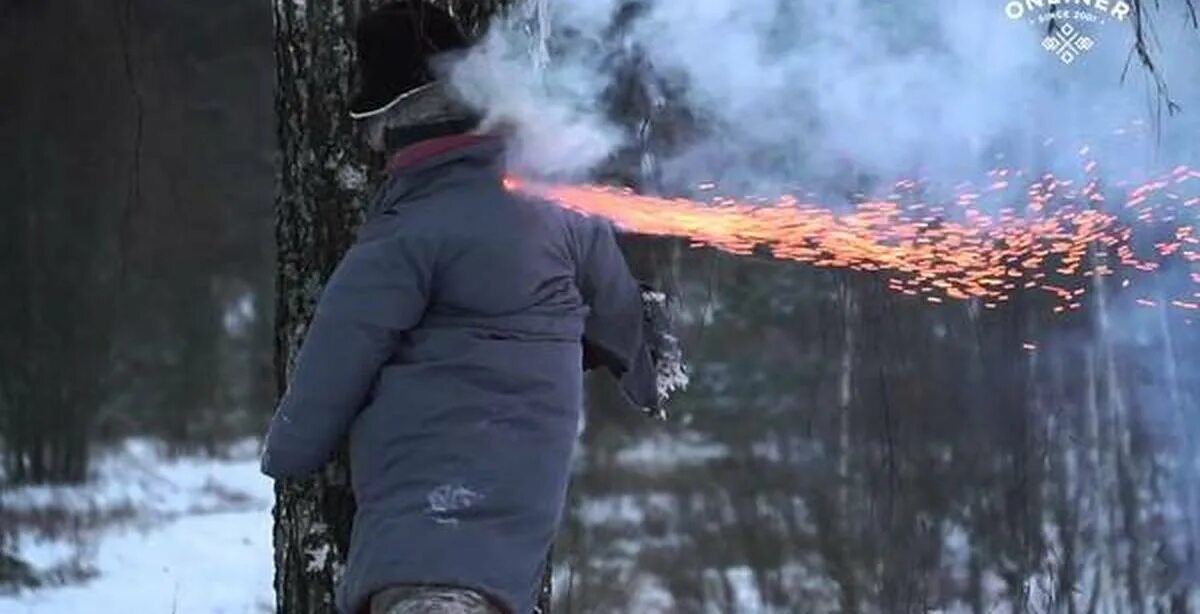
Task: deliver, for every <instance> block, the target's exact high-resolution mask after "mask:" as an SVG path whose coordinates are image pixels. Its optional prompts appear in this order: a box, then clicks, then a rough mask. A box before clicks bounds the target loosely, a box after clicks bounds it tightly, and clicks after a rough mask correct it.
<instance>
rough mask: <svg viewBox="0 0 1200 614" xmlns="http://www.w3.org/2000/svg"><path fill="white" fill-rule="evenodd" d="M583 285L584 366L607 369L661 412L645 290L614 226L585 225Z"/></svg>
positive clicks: (633, 396) (642, 404)
mask: <svg viewBox="0 0 1200 614" xmlns="http://www.w3.org/2000/svg"><path fill="white" fill-rule="evenodd" d="M585 229H586V230H585V232H584V237H583V240H582V243H583V244H582V246H581V252H582V255H583V258H582V262H581V263H580V272H579V289H580V292H581V294H582V295H583V300H584V302H585V303H587V305H588V307H589V308H590V312H589V314H588V318H587V321H586V323H585V328H584V339H583V343H584V367H585V368H594V367H596V366H603V367H605V368H607V369H608V370H609V371H610V372H611V373H612V374H613V375H614V376H616V378H617V380H618V382H619V383H620V387H621V391H622V392H623V393H624V394H625V397H626V398H627V399H629V401H630V402H631V403H633V404H634V405H636V406H638V407H639V408H642V409H644V410H651V411H654V412H657V411H658V409H659V398H658V392H657V386H656V383H655V369H654V363H653V361H652V359H651V356H650V349H649V347H648V346H647V344H646V337H645V334H646V331H645V316H644V306H643V304H642V288H641V286H640V285H639V284H638V282H637V280H636V279H635V278H634V277H633V275H632V274H631V273H630V272H629V266H628V265H627V264H626V262H625V257H624V255H622V254H621V250H620V248H619V247H618V246H617V242H616V239H615V238H614V236H613V230H612V225H611V224H610V223H608V222H607V221H603V220H600V219H598V218H590V219H588V220H587V223H586V225H585Z"/></svg>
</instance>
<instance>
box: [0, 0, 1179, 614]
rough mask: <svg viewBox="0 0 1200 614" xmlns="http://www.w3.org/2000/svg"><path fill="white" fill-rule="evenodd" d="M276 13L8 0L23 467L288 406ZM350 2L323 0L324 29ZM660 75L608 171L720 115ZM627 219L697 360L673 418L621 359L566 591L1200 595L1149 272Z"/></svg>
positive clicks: (11, 399)
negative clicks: (886, 267) (698, 230)
mask: <svg viewBox="0 0 1200 614" xmlns="http://www.w3.org/2000/svg"><path fill="white" fill-rule="evenodd" d="M327 6H330V7H332V6H335V3H330V4H329V5H327ZM336 6H342V5H341V3H336ZM271 9H272V7H271V4H270V3H268V2H262V1H258V0H228V1H225V2H219V3H195V2H184V1H182V0H159V1H157V2H142V1H135V0H117V1H111V2H109V1H100V2H82V1H79V0H62V1H58V2H35V1H12V0H9V1H7V2H0V84H5V85H4V87H3V88H0V142H2V143H3V148H2V149H0V151H2V152H3V159H2V161H3V164H2V165H0V194H3V195H4V196H3V197H2V198H3V205H2V206H0V233H3V234H2V236H0V250H2V255H0V271H2V275H0V279H2V280H4V282H5V283H4V286H3V300H0V310H2V313H0V444H2V448H0V449H2V454H3V462H4V465H3V469H4V480H5V483H6V484H7V485H12V484H20V483H30V482H34V483H39V482H60V481H76V480H81V479H84V478H85V477H86V475H87V459H88V455H89V451H90V450H91V449H93V448H96V447H98V446H101V445H103V444H106V443H110V442H114V441H117V440H119V439H120V438H123V437H126V436H146V435H150V436H153V437H155V438H158V439H161V440H163V441H165V442H167V443H168V444H169V445H170V446H171V448H172V449H174V450H176V451H179V452H185V451H187V452H192V451H196V450H207V451H210V452H212V453H219V452H220V450H221V448H222V445H223V444H224V443H227V442H230V441H233V440H236V439H239V438H242V437H245V436H251V435H258V434H260V433H261V430H262V427H263V426H264V424H265V421H266V419H267V417H268V416H269V413H270V411H271V410H272V403H273V400H274V395H275V392H276V388H275V386H276V380H275V377H276V373H275V369H274V367H273V366H272V364H273V360H274V355H275V351H276V350H275V342H274V341H273V339H275V338H276V331H275V322H274V318H273V316H272V310H273V307H274V306H275V304H276V296H275V290H274V288H275V284H274V280H275V272H274V271H275V260H274V258H275V249H276V247H275V240H274V238H275V230H274V225H275V221H274V220H275V212H274V209H273V205H272V203H273V202H274V199H275V198H276V186H277V179H278V178H279V176H280V175H279V173H280V170H281V169H280V168H279V165H278V164H277V162H276V160H277V159H278V158H277V155H278V154H277V150H279V149H280V148H281V147H285V145H283V144H281V146H280V147H277V144H276V118H275V107H274V98H273V96H274V92H275V89H274V88H275V75H276V72H275V65H274V59H273V50H275V51H278V49H277V48H275V45H276V43H275V42H274V41H273V40H272V14H271ZM335 12H336V10H335ZM290 14H295V13H290ZM319 17H320V16H319V15H317V16H315V17H314V16H313V15H308V16H307V17H305V19H307V20H308V21H304V22H298V23H296V24H293V25H294V26H295V27H296V28H298V29H299V30H302V31H303V32H304V33H305V36H308V37H310V38H309V39H308V40H316V41H320V40H321V35H322V33H321V32H319V31H318V30H319V28H318V27H317V26H319V24H320V21H319ZM343 17H344V16H343ZM313 24H317V25H313ZM332 36H333V38H335V39H336V38H339V37H341V36H342V34H340V33H335V34H334V35H332ZM301 38H303V37H301V36H300V35H299V34H298V35H297V39H296V40H301ZM314 48H315V49H321V47H314ZM293 51H294V50H293ZM322 57H323V58H324V59H329V58H330V57H333V56H331V55H330V56H322ZM318 59H320V58H318ZM308 69H309V70H318V69H320V65H319V64H314V65H311V66H309V67H308ZM652 92H653V84H646V83H639V82H637V80H636V78H632V77H631V79H630V81H629V83H628V88H627V89H626V90H623V91H620V92H615V93H614V105H615V107H616V111H617V112H618V113H620V114H622V115H623V116H624V117H626V118H627V119H628V120H629V121H630V122H637V123H639V124H640V125H642V127H643V129H642V130H641V131H640V134H642V135H643V139H642V141H641V142H639V143H637V144H635V146H634V147H633V148H632V149H631V150H630V151H627V152H625V155H624V156H623V157H622V158H620V159H619V160H617V161H616V162H615V163H614V167H613V169H612V170H611V171H610V172H609V173H608V174H609V175H610V176H612V177H614V178H619V179H620V180H623V181H625V182H628V183H633V184H636V185H639V186H640V187H641V188H642V189H646V190H654V189H660V188H663V187H664V186H659V185H657V184H656V179H655V173H654V152H655V148H656V147H667V146H669V144H670V142H671V140H672V138H673V131H674V130H676V129H678V128H679V127H680V126H686V124H687V120H686V118H678V117H671V116H670V114H669V112H666V111H663V109H664V108H669V105H666V106H665V107H664V103H663V101H661V100H659V99H658V98H656V96H655V95H652ZM293 93H294V92H293ZM335 102H336V101H335ZM320 104H321V103H320V101H318V102H314V103H313V105H314V108H320ZM335 106H336V105H335ZM334 123H336V122H334ZM332 129H333V128H331V130H332ZM340 134H342V135H344V133H340ZM286 146H291V145H286ZM306 146H307V145H306ZM336 147H347V148H349V147H352V145H351V144H349V143H345V142H339V143H336ZM295 168H301V167H300V166H297V167H293V168H292V169H289V170H285V171H284V172H291V170H294V169H295ZM305 177H316V174H309V175H304V176H300V177H299V178H298V179H296V178H294V179H296V180H297V181H299V182H300V183H303V182H304V181H305ZM300 183H297V184H289V185H292V189H298V188H297V186H299V185H300ZM331 185H332V183H331ZM313 189H314V190H318V191H319V189H320V186H317V187H316V188H313ZM847 191H848V192H849V191H853V190H852V188H851V187H849V186H848V187H847ZM315 195H319V193H318V192H305V193H304V194H302V195H301V196H298V197H297V198H300V199H303V198H308V199H315ZM342 213H345V212H344V211H339V212H338V214H339V215H340V214H342ZM352 218H353V216H348V217H347V218H346V219H348V220H349V219H352ZM346 236H348V233H347V235H346ZM344 238H345V237H341V238H337V237H335V238H333V239H330V240H329V241H328V242H327V243H326V244H337V242H338V241H341V240H343V239H344ZM624 243H625V248H626V250H627V254H628V255H629V258H630V261H631V263H632V264H633V266H634V268H635V269H636V271H637V272H638V274H639V275H640V276H642V277H644V278H646V279H651V280H654V281H655V282H657V283H658V284H659V285H661V286H663V287H664V288H665V289H667V290H669V291H671V292H672V293H673V294H675V295H676V296H678V297H679V299H680V300H679V303H678V309H677V316H678V319H679V324H680V326H681V331H682V333H683V336H684V342H685V348H686V350H687V352H688V354H689V356H690V359H691V361H692V365H693V381H694V386H693V388H692V390H690V391H689V392H688V393H687V394H686V395H684V396H682V397H681V398H679V399H678V400H677V402H676V405H675V409H676V411H675V415H674V418H673V420H672V421H671V422H669V423H667V424H665V425H659V424H654V423H650V422H648V421H645V420H644V419H642V418H641V417H640V416H639V415H637V414H636V413H635V412H632V411H626V410H627V408H625V407H623V405H622V404H621V402H620V401H619V399H617V398H616V396H615V392H614V391H613V389H612V387H611V386H609V385H608V383H607V382H605V381H602V380H598V381H595V382H593V383H592V385H591V387H590V390H589V399H588V402H589V420H588V424H587V428H586V429H585V431H584V434H583V439H584V445H583V447H582V448H581V451H580V455H579V458H578V462H577V467H576V470H577V474H576V481H575V484H574V487H573V490H572V495H571V496H572V501H571V509H570V511H569V512H568V516H567V525H566V527H565V529H564V531H563V534H562V539H561V541H560V544H559V545H558V546H557V547H556V553H555V559H556V565H555V580H556V584H555V604H556V609H555V611H560V612H619V611H631V612H655V611H668V612H702V611H716V612H734V611H740V612H757V611H780V612H833V611H844V612H859V611H861V612H873V611H885V612H892V611H895V612H924V611H928V610H930V609H933V608H939V607H941V608H958V609H961V610H963V611H971V612H980V613H981V612H992V611H1014V612H1017V611H1020V612H1025V611H1030V612H1049V611H1055V612H1057V611H1062V612H1126V611H1128V612H1171V613H1178V612H1194V611H1196V610H1197V608H1200V601H1198V596H1197V590H1198V589H1197V578H1200V560H1198V556H1200V555H1198V553H1197V547H1198V545H1200V544H1198V541H1197V538H1198V536H1200V527H1198V526H1197V524H1196V523H1197V521H1198V519H1200V517H1198V515H1197V507H1196V505H1197V498H1196V497H1197V486H1196V480H1195V479H1194V478H1195V473H1194V472H1195V469H1194V468H1192V469H1188V468H1187V467H1186V466H1185V465H1184V464H1183V463H1181V462H1180V459H1181V458H1182V459H1186V458H1193V459H1194V458H1195V451H1196V449H1197V447H1196V444H1197V433H1198V424H1200V420H1198V419H1197V411H1198V400H1200V381H1198V378H1196V377H1195V375H1194V369H1191V368H1189V365H1188V360H1187V359H1188V357H1190V356H1195V355H1196V354H1195V352H1196V350H1197V349H1200V347H1198V346H1200V344H1198V343H1197V334H1196V332H1195V328H1194V327H1192V325H1191V324H1190V323H1188V322H1186V321H1184V320H1183V319H1181V318H1175V317H1173V316H1167V315H1164V314H1162V313H1160V312H1157V311H1144V312H1138V313H1127V311H1126V310H1124V308H1122V307H1117V306H1115V305H1119V304H1125V303H1121V301H1126V299H1128V298H1129V297H1128V296H1123V295H1121V293H1120V292H1119V289H1117V288H1105V287H1102V286H1098V287H1097V288H1095V291H1094V292H1092V293H1089V297H1090V298H1089V299H1088V300H1089V301H1090V302H1089V303H1088V305H1087V306H1086V308H1085V309H1084V310H1083V313H1082V314H1080V315H1073V316H1070V317H1052V316H1051V315H1050V310H1049V305H1048V304H1046V303H1044V301H1042V300H1041V299H1040V298H1039V297H1037V296H1032V295H1031V296H1021V297H1017V299H1016V300H1015V301H1014V303H1015V304H1013V305H1011V306H1009V307H1007V308H1006V309H1003V310H1000V311H998V312H980V310H978V309H976V308H973V307H971V306H969V305H966V304H952V305H943V306H940V307H933V306H930V305H928V304H926V303H924V302H922V301H919V300H915V299H910V298H907V297H903V296H900V295H896V294H893V293H890V292H888V291H886V288H885V284H884V283H883V281H882V280H881V279H879V278H877V277H874V276H870V275H865V274H857V273H848V272H842V271H829V270H818V269H813V268H810V267H807V266H800V265H795V264H789V263H779V262H774V261H771V260H769V259H768V258H737V257H732V256H726V255H720V254H715V253H712V252H710V251H704V250H692V249H688V248H687V247H686V245H685V244H684V243H682V242H679V241H673V240H661V239H656V240H649V239H646V238H638V237H626V238H625V241H624ZM333 256H334V255H333V254H329V258H328V260H329V262H319V263H317V264H316V265H313V266H312V267H310V270H320V269H322V268H327V267H328V266H329V265H330V264H331V262H332V261H333V260H335V258H334V257H333ZM1177 273H1179V274H1180V275H1182V274H1183V273H1182V272H1177ZM1176 281H1178V280H1175V279H1174V278H1173V277H1171V276H1169V275H1168V276H1164V277H1163V282H1162V283H1163V290H1164V292H1165V290H1166V287H1167V286H1168V285H1170V284H1173V283H1176ZM309 294H311V292H310V293H309ZM285 300H287V298H286V297H285ZM1127 302H1128V301H1126V303H1127ZM300 311H301V312H302V311H303V309H300ZM287 334H290V333H287ZM287 334H285V335H284V336H285V337H286V335H287ZM1031 339H1037V340H1038V348H1037V351H1035V352H1030V351H1028V350H1026V349H1025V348H1024V347H1023V344H1024V343H1025V342H1026V341H1027V340H1031ZM284 351H285V352H286V350H284ZM1189 510H1190V511H1189ZM3 533H4V530H3V528H0V575H3V571H4V569H5V567H4V565H3V564H2V563H3V562H4V561H5V556H7V555H5V554H4V551H3ZM0 580H2V578H0Z"/></svg>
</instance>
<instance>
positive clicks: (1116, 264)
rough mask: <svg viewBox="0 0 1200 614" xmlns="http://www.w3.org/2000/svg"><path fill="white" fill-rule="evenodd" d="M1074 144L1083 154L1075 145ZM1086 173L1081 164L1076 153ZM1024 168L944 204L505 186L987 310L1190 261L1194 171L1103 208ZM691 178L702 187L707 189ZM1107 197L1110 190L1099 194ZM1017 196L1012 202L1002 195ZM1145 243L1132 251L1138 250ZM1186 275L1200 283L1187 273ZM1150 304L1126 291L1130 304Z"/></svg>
mask: <svg viewBox="0 0 1200 614" xmlns="http://www.w3.org/2000/svg"><path fill="white" fill-rule="evenodd" d="M1083 153H1084V154H1086V150H1085V151H1084V152H1083ZM1086 168H1087V170H1088V172H1089V173H1091V172H1092V171H1093V170H1094V169H1095V163H1094V162H1091V161H1089V162H1087V164H1086ZM1023 175H1024V173H1022V172H1020V171H1013V170H1011V169H996V170H993V171H992V172H991V173H989V174H988V178H987V182H986V183H985V184H984V185H983V186H976V185H973V184H971V183H969V182H966V183H963V184H960V185H959V186H957V195H956V197H955V198H953V199H950V200H949V201H948V203H947V204H944V205H939V204H934V203H929V202H924V201H923V200H922V199H921V198H922V197H921V195H920V192H921V190H922V187H923V186H922V185H921V183H920V182H918V181H914V180H903V181H899V182H897V183H896V184H895V185H894V186H893V187H892V190H891V193H890V194H888V196H887V198H885V199H881V200H868V201H866V202H862V203H859V204H858V205H856V206H855V207H854V208H853V209H852V210H848V211H846V212H838V211H836V210H835V209H833V208H830V207H827V206H824V205H821V204H817V203H806V202H800V201H799V200H797V199H796V198H794V197H784V198H781V199H779V200H778V201H776V202H774V203H765V204H760V203H758V202H757V201H755V203H754V204H751V203H749V202H745V201H741V200H736V199H732V198H728V197H723V196H715V197H713V198H712V199H710V201H709V202H702V201H696V200H688V199H681V198H657V197H652V196H643V195H638V194H635V193H634V192H632V191H631V190H628V189H621V188H612V187H604V186H593V185H576V186H561V185H542V184H536V183H531V182H526V181H523V180H520V179H516V178H509V179H508V180H506V184H507V185H508V187H509V189H514V190H520V191H523V192H526V193H529V194H532V195H535V196H538V197H541V198H545V199H548V200H552V201H555V202H558V203H560V204H561V205H562V206H565V207H567V208H570V209H574V210H577V211H580V212H583V213H586V214H589V215H599V216H603V217H606V218H609V219H611V220H612V221H613V222H614V223H615V224H617V225H618V226H619V227H621V228H622V229H624V230H627V231H630V232H635V233H639V234H648V235H662V236H678V237H687V238H689V239H690V240H691V242H692V243H693V244H694V245H700V246H709V247H713V248H717V249H720V250H723V251H726V252H731V253H735V254H749V253H752V252H754V251H755V250H758V249H762V250H767V251H769V253H770V254H771V255H772V256H773V257H775V258H780V259H789V260H797V261H801V262H807V263H811V264H814V265H816V266H821V267H838V268H848V269H855V270H861V271H872V272H879V273H882V274H884V275H886V277H887V285H888V288H889V289H891V290H893V291H895V292H899V293H903V294H907V295H913V296H917V295H919V296H923V297H925V299H926V300H927V301H929V302H930V303H941V302H943V300H944V299H958V300H963V299H972V298H974V299H978V300H979V301H980V302H981V303H982V304H983V306H984V307H986V308H989V309H994V308H996V307H997V306H999V305H1000V304H1001V303H1004V302H1005V301H1008V300H1009V298H1010V297H1011V296H1012V295H1013V293H1014V292H1015V291H1016V290H1018V289H1040V290H1041V291H1044V292H1046V293H1048V294H1049V295H1050V297H1051V298H1052V299H1053V302H1052V304H1053V305H1054V312H1055V313H1066V312H1069V311H1073V310H1076V309H1079V308H1080V307H1081V306H1082V302H1081V300H1082V297H1083V295H1084V294H1086V292H1087V291H1088V288H1089V285H1090V282H1091V281H1092V280H1093V279H1094V278H1095V277H1096V276H1109V275H1114V274H1116V273H1117V272H1118V270H1120V271H1121V272H1122V273H1124V275H1123V276H1124V277H1126V279H1124V281H1123V282H1122V286H1127V285H1128V279H1127V277H1128V275H1129V274H1130V273H1133V272H1143V273H1152V272H1155V271H1157V270H1159V268H1160V267H1162V266H1163V265H1164V264H1166V263H1167V262H1168V261H1169V260H1178V261H1182V262H1183V263H1184V265H1185V266H1190V265H1191V263H1194V262H1197V261H1200V239H1198V238H1197V236H1196V233H1195V231H1194V228H1193V226H1192V225H1191V224H1190V221H1191V220H1192V219H1194V217H1195V215H1196V212H1197V211H1198V210H1200V206H1198V205H1200V197H1195V196H1192V197H1188V198H1185V197H1184V196H1183V195H1181V194H1180V193H1179V190H1181V189H1183V188H1184V187H1187V186H1188V185H1200V171H1194V170H1191V169H1189V168H1188V167H1186V166H1180V167H1178V168H1176V169H1174V170H1173V171H1172V172H1171V173H1169V174H1167V175H1165V176H1161V177H1157V178H1155V179H1152V180H1150V181H1147V182H1145V183H1143V184H1141V185H1138V186H1135V187H1133V188H1132V189H1129V190H1128V192H1127V194H1126V197H1125V199H1124V205H1123V206H1122V207H1121V208H1118V209H1116V210H1113V209H1112V208H1108V209H1107V210H1106V206H1105V196H1104V194H1102V192H1101V190H1102V187H1101V182H1100V181H1099V180H1098V179H1095V178H1093V179H1090V180H1089V181H1087V182H1086V183H1084V184H1082V185H1078V186H1077V185H1076V184H1075V182H1073V181H1070V180H1066V179H1060V178H1056V177H1055V176H1054V175H1052V174H1046V175H1043V176H1042V177H1040V178H1038V179H1036V180H1033V181H1031V182H1027V183H1024V184H1022V183H1020V182H1018V181H1014V179H1015V178H1019V177H1022V176H1023ZM715 187H716V186H715V185H714V184H712V183H705V184H703V185H702V186H700V188H701V189H702V190H704V191H710V190H715ZM1110 196H1111V194H1110ZM1019 202H1024V208H1023V210H1020V209H1018V208H1015V207H1013V206H1011V205H1010V206H1001V204H1002V203H1019ZM1135 246H1138V249H1142V250H1143V251H1145V247H1143V246H1152V247H1153V252H1154V253H1153V254H1152V255H1148V256H1147V257H1144V258H1143V257H1140V256H1139V255H1138V254H1137V251H1138V249H1135ZM1191 279H1192V281H1193V282H1195V283H1196V284H1197V285H1200V275H1197V274H1193V275H1192V277H1191ZM1198 297H1200V292H1198V293H1195V294H1189V295H1187V296H1180V297H1169V298H1166V299H1165V301H1163V302H1165V304H1168V305H1170V306H1172V307H1174V308H1179V309H1189V310H1195V309H1197V298H1198ZM1159 302H1160V301H1156V300H1151V299H1148V298H1142V299H1138V300H1137V303H1138V304H1140V305H1144V306H1156V305H1158V304H1159Z"/></svg>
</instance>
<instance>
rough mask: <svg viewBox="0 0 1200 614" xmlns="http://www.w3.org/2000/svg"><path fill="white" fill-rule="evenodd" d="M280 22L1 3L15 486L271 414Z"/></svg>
mask: <svg viewBox="0 0 1200 614" xmlns="http://www.w3.org/2000/svg"><path fill="white" fill-rule="evenodd" d="M270 20H271V17H270V13H269V11H268V7H266V6H264V5H263V3H261V2H254V1H250V0H234V1H230V2H219V3H195V2H182V1H168V2H134V1H132V0H131V1H125V0H117V1H111V2H110V1H102V2H81V1H64V2H59V1H55V2H24V1H16V2H12V1H7V2H3V3H0V75H2V76H3V83H4V84H5V85H4V86H3V94H2V95H0V99H2V100H3V103H2V104H0V114H2V115H0V141H2V142H3V143H4V145H3V156H4V158H3V165H2V166H0V192H2V193H3V194H5V197H4V205H3V207H0V233H3V235H2V238H0V250H2V251H3V255H2V256H0V271H2V274H0V279H3V280H4V286H5V289H4V295H5V296H4V300H3V301H2V302H0V309H2V310H3V312H2V314H0V339H2V340H3V342H2V343H0V434H3V438H4V439H3V441H4V444H5V445H4V448H3V462H4V467H5V473H6V475H7V476H8V478H9V479H10V480H12V481H16V482H26V481H31V482H54V481H63V480H79V479H81V478H83V477H84V475H85V472H86V468H87V467H86V461H87V455H88V450H89V447H90V445H91V444H93V443H98V442H104V441H110V440H112V439H113V438H115V437H120V436H124V435H131V434H150V435H154V436H157V437H161V438H163V439H164V440H166V441H168V442H170V444H171V445H172V446H173V447H174V448H175V449H177V450H179V451H185V450H189V449H193V448H197V447H212V446H213V445H214V444H216V443H217V442H219V441H221V440H224V439H227V438H229V437H234V436H243V435H247V434H250V433H254V432H257V431H258V429H259V427H260V426H261V424H262V418H263V416H264V415H268V412H269V411H270V405H271V398H272V394H273V388H272V383H271V374H272V371H271V367H270V363H271V354H270V339H271V334H272V332H271V313H270V306H271V301H272V299H271V270H272V258H273V252H274V246H273V245H272V240H271V217H272V210H271V199H272V194H273V192H274V177H275V169H274V163H273V157H274V133H275V126H274V119H273V117H272V99H271V96H272V91H273V76H272V75H273V69H272V59H271V39H270V32H271V21H270Z"/></svg>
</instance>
